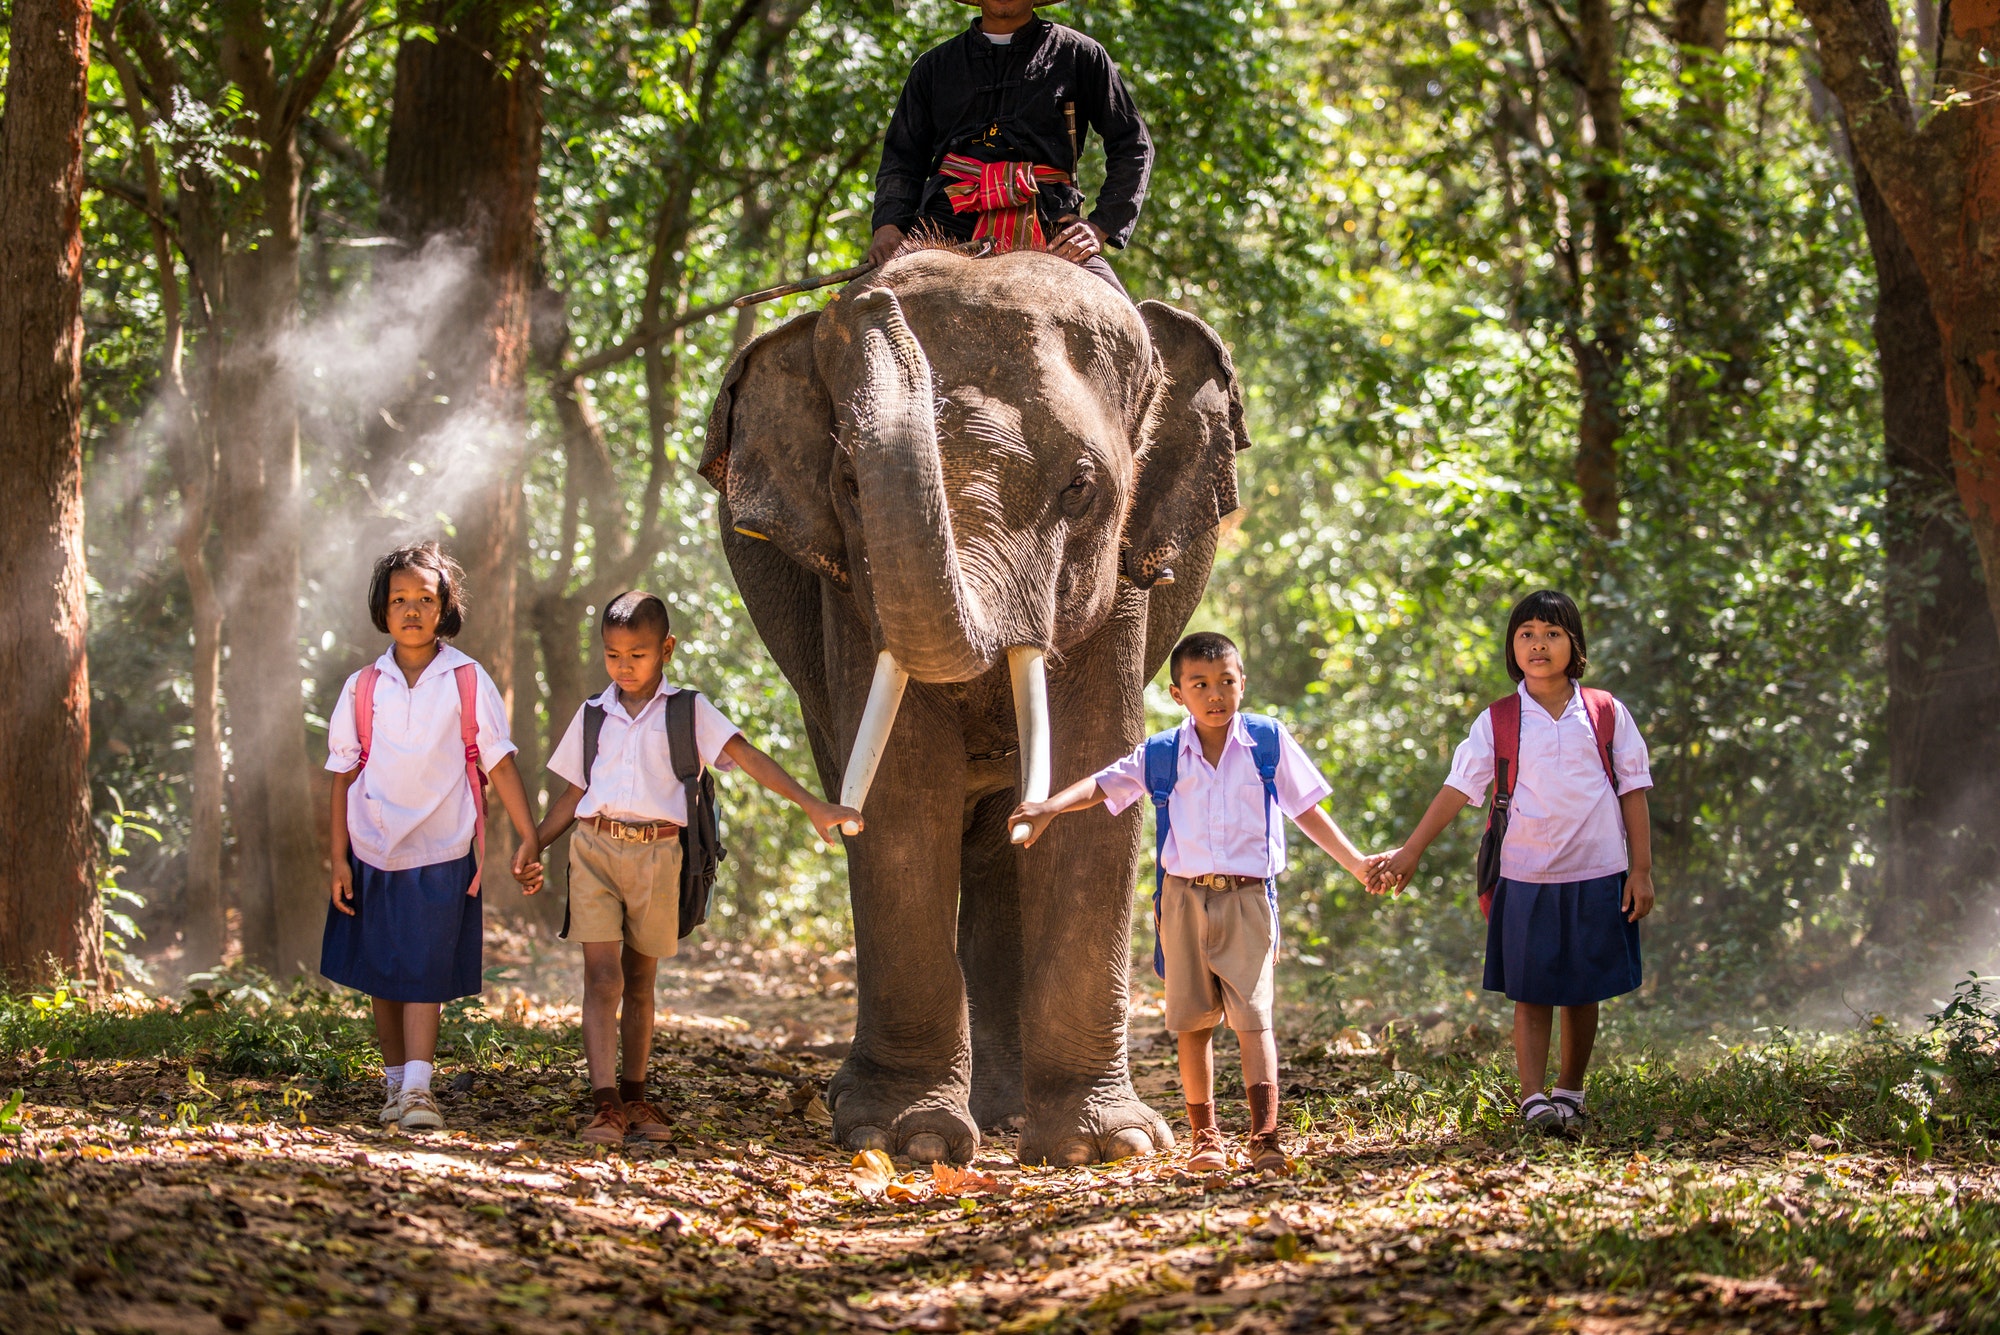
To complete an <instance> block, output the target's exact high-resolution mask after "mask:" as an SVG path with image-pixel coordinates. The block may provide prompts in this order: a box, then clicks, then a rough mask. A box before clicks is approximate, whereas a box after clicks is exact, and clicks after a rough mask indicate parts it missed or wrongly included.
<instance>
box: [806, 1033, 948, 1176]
mask: <svg viewBox="0 0 2000 1335" xmlns="http://www.w3.org/2000/svg"><path fill="white" fill-rule="evenodd" d="M827 1098H828V1102H829V1103H830V1104H831V1105H832V1111H833V1138H834V1140H835V1141H837V1142H838V1143H839V1144H841V1145H844V1146H846V1147H847V1148H848V1149H850V1150H881V1151H882V1152H883V1153H885V1154H888V1155H891V1156H898V1157H900V1156H905V1155H907V1156H908V1157H909V1158H911V1159H913V1160H915V1161H916V1162H918V1163H934V1162H936V1161H937V1160H939V1159H943V1160H945V1161H947V1162H949V1163H970V1162H972V1156H973V1155H974V1154H975V1153H976V1152H977V1151H978V1149H979V1127H978V1125H977V1124H976V1123H975V1122H974V1121H973V1119H972V1114H971V1112H970V1111H968V1110H967V1108H966V1106H965V1090H964V1087H963V1086H962V1085H958V1084H957V1083H955V1082H954V1081H952V1080H950V1079H949V1078H947V1079H945V1080H943V1081H940V1082H939V1083H937V1084H925V1083H923V1082H921V1081H913V1080H910V1079H909V1078H908V1077H905V1076H898V1075H892V1074H887V1073H883V1072H880V1071H877V1070H875V1069H874V1068H872V1067H871V1066H869V1065H867V1064H865V1063H859V1062H857V1061H856V1060H855V1059H854V1058H853V1057H852V1056H850V1057H849V1058H848V1059H847V1060H846V1061H845V1062H844V1063H842V1064H841V1067H840V1070H839V1071H838V1072H836V1073H835V1075H834V1077H833V1079H832V1080H831V1081H830V1082H829V1083H828V1085H827Z"/></svg>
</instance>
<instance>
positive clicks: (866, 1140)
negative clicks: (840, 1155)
mask: <svg viewBox="0 0 2000 1335" xmlns="http://www.w3.org/2000/svg"><path fill="white" fill-rule="evenodd" d="M847 1148H848V1149H850V1150H881V1151H882V1152H884V1153H885V1154H886V1153H887V1152H888V1149H889V1133H888V1132H886V1131H884V1130H883V1129H882V1128H881V1127H879V1126H857V1127H855V1128H854V1129H853V1130H852V1131H850V1132H848V1133H847Z"/></svg>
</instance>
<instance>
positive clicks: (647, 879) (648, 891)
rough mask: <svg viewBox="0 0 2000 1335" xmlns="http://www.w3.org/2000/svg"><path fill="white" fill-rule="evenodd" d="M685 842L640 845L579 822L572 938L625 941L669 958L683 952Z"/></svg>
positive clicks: (572, 869)
mask: <svg viewBox="0 0 2000 1335" xmlns="http://www.w3.org/2000/svg"><path fill="white" fill-rule="evenodd" d="M680 913H681V841H680V840H679V839H655V840H654V841H652V842H651V843H646V844H635V843H630V842H627V841H624V840H619V839H613V838H612V837H611V836H609V835H606V834H599V833H598V832H597V830H596V828H595V827H594V826H590V825H585V824H582V823H581V822H579V823H578V824H577V826H576V827H575V832H574V833H572V834H571V835H570V839H569V939H570V940H572V941H578V942H585V941H623V942H624V943H625V944H626V945H628V946H630V947H632V949H634V950H636V951H638V952H639V953H640V954H641V955H651V956H653V957H654V958H655V959H666V958H667V957H669V956H671V955H672V954H674V952H675V951H677V950H679V949H680V925H681V924H680Z"/></svg>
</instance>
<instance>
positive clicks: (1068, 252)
mask: <svg viewBox="0 0 2000 1335" xmlns="http://www.w3.org/2000/svg"><path fill="white" fill-rule="evenodd" d="M1103 252H1104V233H1103V231H1101V230H1100V229H1099V228H1098V226H1097V224H1096V223H1093V222H1084V221H1083V220H1082V219H1078V220H1077V221H1075V222H1073V223H1071V224H1070V225H1069V226H1067V227H1065V228H1063V229H1062V230H1061V231H1060V232H1057V233H1056V235H1055V239H1054V240H1053V241H1051V242H1050V243H1049V253H1050V254H1051V255H1054V256H1055V257H1056V258H1057V259H1064V260H1068V261H1069V262H1070V263H1072V264H1082V263H1083V262H1084V261H1085V260H1087V259H1089V258H1091V257H1092V256H1093V255H1100V254H1102V253H1103Z"/></svg>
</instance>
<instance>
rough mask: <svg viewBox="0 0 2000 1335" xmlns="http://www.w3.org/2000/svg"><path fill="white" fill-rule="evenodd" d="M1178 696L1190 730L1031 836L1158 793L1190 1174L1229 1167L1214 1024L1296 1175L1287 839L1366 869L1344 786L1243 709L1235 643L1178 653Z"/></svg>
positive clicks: (1280, 1155)
mask: <svg viewBox="0 0 2000 1335" xmlns="http://www.w3.org/2000/svg"><path fill="white" fill-rule="evenodd" d="M1168 674H1169V676H1170V677H1171V678H1172V680H1173V686H1172V691H1173V697H1174V702H1175V703H1176V704H1178V705H1180V706H1181V707H1182V708H1184V709H1186V710H1187V711H1188V717H1187V721H1186V722H1185V723H1183V724H1181V725H1180V726H1179V727H1178V728H1170V729H1168V730H1167V731H1165V732H1162V733H1158V734H1156V735H1155V736H1153V737H1150V738H1148V739H1147V740H1146V741H1145V742H1144V743H1142V744H1141V745H1140V746H1139V747H1138V749H1136V750H1134V751H1133V752H1132V753H1131V754H1129V755H1126V756H1123V757H1121V758H1120V759H1119V760H1117V761H1116V762H1114V763H1113V764H1111V765H1109V766H1107V767H1105V768H1104V769H1102V770H1099V771H1098V772H1097V773H1096V774H1093V775H1091V776H1090V777H1089V778H1087V779H1082V780H1079V781H1078V782H1076V783H1074V784H1071V785H1070V786H1069V787H1068V788H1065V789H1064V790H1063V791H1061V792H1059V793H1057V794H1056V795H1055V796H1053V797H1051V798H1049V799H1048V800H1047V801H1044V802H1024V803H1022V804H1021V805H1020V806H1018V807H1016V808H1015V809H1014V814H1013V815H1012V816H1011V817H1009V820H1010V822H1014V821H1026V822H1028V824H1029V826H1030V827H1031V828H1030V830H1029V834H1028V840H1027V842H1028V843H1030V844H1032V843H1034V842H1035V840H1037V839H1039V838H1041V836H1042V831H1044V830H1046V829H1047V828H1048V826H1049V822H1050V821H1052V820H1054V819H1055V818H1056V817H1057V816H1058V815H1060V814H1061V813H1063V812H1065V811H1081V810H1083V809H1085V808H1086V807H1091V806H1094V805H1096V804H1097V803H1099V802H1102V803H1104V805H1105V806H1107V807H1109V808H1110V809H1111V811H1112V812H1113V813H1114V814H1115V813H1117V812H1120V811H1123V810H1124V809H1125V808H1126V807H1129V806H1131V805H1132V803H1134V802H1136V801H1138V800H1139V799H1140V798H1141V797H1150V798H1152V800H1153V806H1154V811H1155V820H1154V853H1155V862H1156V868H1155V877H1154V890H1153V926H1154V929H1155V944H1154V947H1153V969H1154V971H1155V972H1156V973H1158V974H1159V975H1160V977H1161V978H1163V979H1164V980H1165V981H1166V985H1167V1004H1166V1025H1167V1028H1168V1029H1169V1030H1170V1031H1172V1032H1173V1034H1174V1037H1175V1041H1176V1043H1177V1044H1178V1046H1179V1056H1180V1073H1181V1085H1182V1087H1183V1089H1184V1091H1185V1095H1186V1099H1187V1112H1188V1124H1189V1126H1190V1128H1191V1130H1192V1132H1193V1134H1192V1136H1191V1137H1190V1142H1191V1143H1190V1146H1189V1155H1188V1161H1187V1166H1188V1169H1189V1171H1191V1172H1197V1173H1208V1172H1215V1171H1217V1170H1220V1169H1223V1168H1227V1167H1228V1166H1229V1157H1228V1153H1227V1149H1226V1147H1225V1144H1224V1142H1223V1139H1222V1133H1221V1131H1220V1130H1219V1129H1218V1128H1217V1127H1216V1124H1215V1054H1214V1044H1213V1041H1212V1040H1213V1037H1214V1033H1215V1026H1216V1024H1217V1023H1218V1022H1219V1021H1222V1020H1224V1019H1226V1020H1227V1021H1228V1022H1229V1027H1230V1028H1231V1029H1233V1030H1235V1031H1236V1039H1237V1043H1238V1045H1239V1046H1240V1047H1241V1049H1242V1052H1243V1088H1244V1093H1245V1096H1246V1097H1247V1099H1248V1101H1249V1104H1250V1143H1249V1150H1250V1162H1251V1167H1253V1168H1254V1169H1256V1170H1257V1171H1258V1172H1278V1173H1282V1172H1286V1171H1287V1170H1288V1169H1289V1167H1290V1164H1289V1161H1288V1160H1287V1159H1286V1157H1285V1151H1284V1144H1283V1142H1282V1140H1281V1138H1280V1134H1279V1131H1278V1044H1277V1038H1276V1035H1275V1034H1274V1033H1273V1031H1272V1028H1271V1002H1272V993H1273V972H1274V971H1273V965H1274V963H1275V961H1276V957H1277V946H1278V891H1277V877H1278V874H1279V873H1280V872H1282V871H1283V870H1284V869H1285V831H1284V826H1283V825H1282V824H1281V823H1280V821H1279V817H1281V816H1282V817H1283V818H1284V819H1286V820H1289V821H1291V822H1293V823H1294V824H1296V825H1297V826H1298V827H1299V829H1300V830H1302V831H1304V832H1305V835H1306V837H1307V838H1308V839H1311V840H1312V841H1313V842H1314V843H1315V844H1318V845H1319V846H1320V847H1321V848H1323V849H1325V850H1326V851H1327V852H1328V853H1329V854H1331V855H1332V857H1333V860H1334V861H1336V862H1338V863H1339V864H1340V865H1341V866H1343V867H1345V868H1346V869H1347V870H1348V871H1350V872H1352V873H1353V874H1354V875H1355V876H1356V877H1359V878H1361V879H1362V882H1363V884H1364V885H1365V884H1366V883H1367V881H1366V877H1365V876H1364V874H1363V873H1364V871H1365V869H1366V867H1367V862H1366V860H1365V859H1364V858H1363V857H1362V856H1361V854H1360V852H1358V851H1357V850H1356V849H1355V847H1354V845H1353V844H1352V843H1350V842H1348V838H1347V836H1346V835H1345V834H1342V833H1341V830H1340V827H1339V826H1338V825H1336V824H1334V822H1333V818H1332V817H1330V816H1328V815H1327V814H1326V812H1324V811H1322V810H1321V809H1320V807H1319V803H1320V800H1321V799H1322V798H1324V797H1325V796H1326V795H1327V794H1328V793H1329V792H1330V791H1332V790H1331V789H1330V788H1329V787H1328V785H1327V782H1326V780H1325V779H1324V778H1322V777H1321V776H1320V772H1319V770H1318V769H1317V768H1316V767H1314V765H1313V763H1312V761H1311V760H1310V759H1308V758H1307V756H1306V753H1305V751H1304V750H1302V749H1301V748H1300V746H1299V744H1298V743H1297V742H1295V741H1293V740H1292V738H1291V736H1290V734H1288V733H1287V732H1286V731H1285V729H1284V726H1283V725H1282V724H1280V723H1279V722H1278V721H1277V720H1276V719H1273V718H1266V717H1264V716H1262V715H1260V714H1244V713H1240V712H1238V711H1239V710H1240V709H1241V707H1242V704H1243V686H1244V681H1243V660H1242V658H1241V656H1240V655H1239V654H1238V653H1237V651H1236V645H1235V644H1234V643H1232V642H1231V641H1230V639H1229V637H1228V636H1226V635H1218V634H1215V633H1214V632H1212V631H1203V632H1198V633H1196V634H1193V635H1190V636H1188V637H1187V638H1185V639H1183V640H1182V641H1181V642H1180V643H1179V644H1178V645H1176V646H1174V651H1173V654H1172V656H1171V657H1170V658H1169V660H1168Z"/></svg>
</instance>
